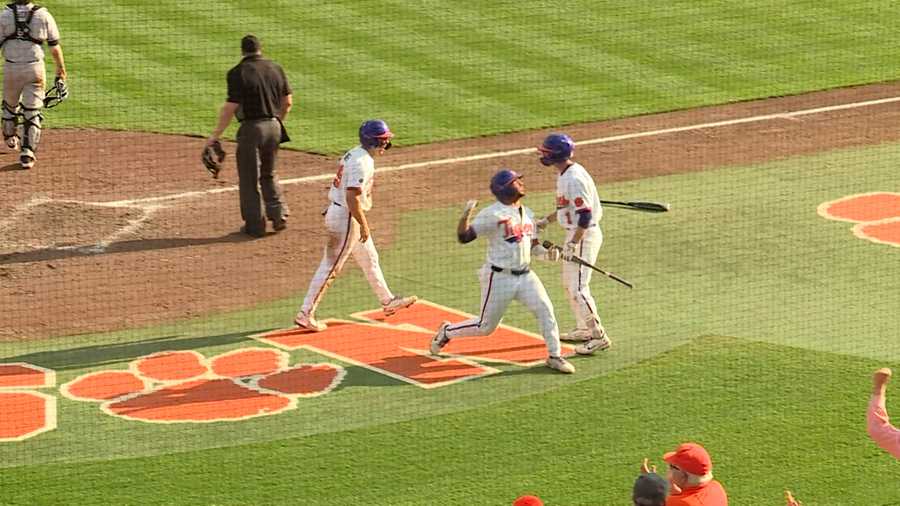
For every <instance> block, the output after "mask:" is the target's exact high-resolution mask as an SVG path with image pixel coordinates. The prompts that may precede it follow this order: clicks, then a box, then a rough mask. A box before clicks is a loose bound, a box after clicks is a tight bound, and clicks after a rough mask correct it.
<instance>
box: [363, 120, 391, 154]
mask: <svg viewBox="0 0 900 506" xmlns="http://www.w3.org/2000/svg"><path fill="white" fill-rule="evenodd" d="M393 137H394V134H393V133H391V129H390V128H388V125H387V123H385V122H384V121H383V120H380V119H370V120H367V121H365V122H363V124H362V125H360V127H359V143H360V144H361V145H362V147H364V148H369V149H373V148H375V149H390V148H391V139H392V138H393Z"/></svg>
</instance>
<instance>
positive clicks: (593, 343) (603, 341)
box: [575, 331, 612, 355]
mask: <svg viewBox="0 0 900 506" xmlns="http://www.w3.org/2000/svg"><path fill="white" fill-rule="evenodd" d="M610 346H612V340H611V339H610V338H609V336H608V335H606V332H605V331H600V332H598V333H597V334H596V335H595V336H594V337H592V338H591V340H590V341H588V342H586V343H584V344H579V345H578V346H576V347H575V353H577V354H579V355H593V354H594V352H595V351H605V350H608V349H609V347H610Z"/></svg>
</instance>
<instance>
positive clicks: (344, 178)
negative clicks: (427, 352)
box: [294, 120, 418, 331]
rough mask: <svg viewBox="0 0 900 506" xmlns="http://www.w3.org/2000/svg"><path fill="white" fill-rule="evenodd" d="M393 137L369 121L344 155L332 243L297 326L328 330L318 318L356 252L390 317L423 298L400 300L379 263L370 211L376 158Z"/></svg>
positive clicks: (330, 213)
mask: <svg viewBox="0 0 900 506" xmlns="http://www.w3.org/2000/svg"><path fill="white" fill-rule="evenodd" d="M393 137H394V134H393V133H391V130H390V128H388V126H387V123H385V122H384V121H382V120H368V121H366V122H364V123H363V124H362V126H360V127H359V143H360V144H359V146H356V147H355V148H353V149H351V150H350V151H347V153H345V154H344V156H343V157H341V161H340V166H339V168H338V171H337V174H336V175H335V177H334V181H333V182H332V185H331V188H330V189H329V190H328V198H329V200H330V201H331V202H330V203H329V205H328V208H327V209H326V210H325V213H324V214H325V227H326V228H327V230H328V243H327V244H326V245H325V254H324V255H323V256H322V261H321V263H319V268H318V270H316V273H315V275H314V276H313V278H312V281H311V282H310V284H309V290H308V291H307V293H306V298H305V299H304V300H303V305H302V306H301V307H300V312H299V313H297V317H296V318H295V319H294V323H295V324H297V326H299V327H303V328H305V329H309V330H314V331H322V330H325V328H326V325H325V324H324V323H321V322H319V321H317V320H316V318H315V313H316V308H317V307H318V306H319V302H320V301H321V300H322V296H323V295H325V291H326V290H328V287H329V286H331V283H333V282H334V280H335V278H336V277H337V275H338V274H339V273H340V272H341V269H342V268H343V267H344V262H346V261H347V257H349V256H350V255H351V254H352V255H353V258H355V259H356V263H358V264H359V266H360V268H362V270H363V272H364V273H365V275H366V279H367V280H368V281H369V285H371V287H372V290H373V291H374V292H375V295H376V296H378V299H379V300H380V301H381V307H382V309H383V311H384V314H385V315H386V316H390V315H392V314H394V313H396V312H397V311H398V310H400V309H403V308H407V307H409V306H411V305H412V304H414V303H415V302H416V300H418V298H417V297H415V296H410V297H400V296H394V294H393V293H391V290H390V288H388V286H387V282H386V281H385V280H384V274H382V272H381V265H379V263H378V251H377V250H376V249H375V243H374V242H373V241H372V237H371V236H370V234H369V222H368V221H367V220H366V212H368V211H369V210H370V209H372V184H373V182H374V177H375V159H374V157H375V156H377V155H381V154H384V150H385V149H389V148H390V147H391V139H392V138H393Z"/></svg>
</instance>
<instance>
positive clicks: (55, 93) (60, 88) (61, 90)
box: [44, 77, 69, 109]
mask: <svg viewBox="0 0 900 506" xmlns="http://www.w3.org/2000/svg"><path fill="white" fill-rule="evenodd" d="M68 97H69V87H68V86H66V82H65V81H63V80H62V79H60V78H59V77H57V78H56V79H55V80H54V81H53V86H51V87H50V89H49V90H47V91H46V92H45V93H44V109H50V108H51V107H56V106H57V105H59V103H60V102H62V101H63V100H65V99H66V98H68Z"/></svg>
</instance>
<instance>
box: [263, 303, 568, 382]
mask: <svg viewBox="0 0 900 506" xmlns="http://www.w3.org/2000/svg"><path fill="white" fill-rule="evenodd" d="M351 317H353V318H356V319H358V320H360V321H350V320H338V319H332V320H325V323H327V324H328V328H327V329H326V330H324V331H322V332H311V331H309V330H306V329H299V328H291V329H283V330H275V331H271V332H266V333H264V334H258V335H255V336H253V337H254V338H255V339H258V340H259V341H262V342H265V343H267V344H271V345H273V346H276V347H278V348H281V349H284V350H299V349H307V350H310V351H314V352H316V353H320V354H322V355H326V356H328V357H332V358H334V359H336V360H340V361H342V362H347V363H352V364H355V365H358V366H360V367H364V368H366V369H369V370H372V371H375V372H377V373H379V374H384V375H386V376H390V377H391V378H395V379H398V380H400V381H405V382H407V383H411V384H413V385H416V386H419V387H422V388H436V387H442V386H447V385H452V384H454V383H458V382H460V381H464V380H468V379H473V378H480V377H483V376H488V375H491V374H497V373H500V372H501V371H500V370H498V369H496V368H494V367H490V366H488V365H485V364H482V363H481V362H488V363H501V364H514V365H518V366H522V367H531V366H534V365H539V364H540V365H543V363H544V361H545V360H546V359H547V348H546V345H545V344H544V339H543V337H541V336H540V335H537V334H533V333H531V332H526V331H524V330H521V329H517V328H514V327H510V326H508V325H500V326H499V327H497V329H496V330H495V331H494V332H493V333H492V334H491V335H490V336H484V337H466V338H460V339H455V340H453V341H450V343H449V344H448V345H447V346H446V347H445V348H444V349H443V351H442V356H440V357H435V356H432V355H431V354H430V353H429V352H428V347H429V345H430V344H431V338H432V337H433V336H434V334H435V333H436V332H437V329H438V328H439V327H440V325H441V323H442V322H444V321H449V322H451V323H457V322H460V321H463V320H467V319H469V318H472V317H473V315H471V314H468V313H464V312H462V311H457V310H455V309H452V308H448V307H445V306H441V305H439V304H435V303H433V302H429V301H426V300H420V301H418V302H416V303H415V304H414V305H412V306H410V307H409V308H408V309H405V310H403V311H399V312H397V313H395V314H394V315H392V316H389V317H385V316H384V314H383V313H382V311H381V309H377V310H370V311H362V312H359V313H354V314H352V315H351ZM572 353H574V348H573V347H572V346H569V345H566V344H563V354H564V355H566V356H568V355H571V354H572Z"/></svg>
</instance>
